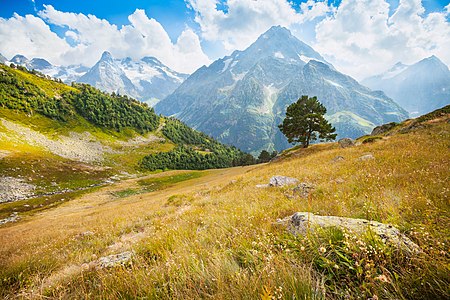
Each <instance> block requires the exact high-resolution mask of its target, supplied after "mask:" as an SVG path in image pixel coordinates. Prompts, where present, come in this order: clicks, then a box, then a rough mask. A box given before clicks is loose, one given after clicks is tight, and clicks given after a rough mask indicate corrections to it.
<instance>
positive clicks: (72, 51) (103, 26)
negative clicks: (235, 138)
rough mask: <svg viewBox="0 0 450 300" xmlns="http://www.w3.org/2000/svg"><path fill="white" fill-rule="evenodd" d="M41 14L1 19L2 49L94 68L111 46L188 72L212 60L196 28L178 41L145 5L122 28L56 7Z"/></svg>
mask: <svg viewBox="0 0 450 300" xmlns="http://www.w3.org/2000/svg"><path fill="white" fill-rule="evenodd" d="M38 15H39V17H35V16H32V15H27V16H25V17H21V16H19V15H17V14H16V15H14V16H13V17H12V18H10V19H0V38H1V40H2V41H6V43H3V42H2V44H1V45H0V52H1V53H3V54H4V55H7V56H8V57H10V56H12V55H14V54H16V53H22V54H24V55H26V56H29V57H45V58H47V59H49V60H50V61H51V62H52V63H55V64H63V65H67V64H73V63H74V62H75V63H81V64H84V65H87V66H91V65H93V64H94V63H95V62H96V61H97V60H98V59H99V58H100V56H101V54H102V52H103V51H105V50H108V51H110V52H111V53H112V55H113V56H114V57H117V58H124V57H128V56H129V57H132V58H133V59H140V58H142V57H144V56H155V57H157V58H158V59H159V60H161V61H162V62H163V63H165V64H167V65H168V66H169V67H171V68H173V69H175V70H177V71H180V72H187V73H190V72H193V71H194V70H195V69H197V68H198V67H200V66H202V65H203V64H208V63H209V62H210V60H209V58H208V57H207V56H206V55H205V54H204V52H203V50H202V48H201V45H200V40H199V38H198V36H197V35H196V34H195V33H194V32H193V31H192V30H191V29H190V28H186V29H185V30H184V31H183V32H182V33H181V35H180V36H179V37H178V40H177V42H176V43H172V41H171V40H170V37H169V35H168V34H167V32H166V31H165V30H164V28H163V27H162V25H161V24H160V23H159V22H158V21H156V20H155V19H150V18H148V17H147V15H146V14H145V12H144V11H143V10H140V9H137V10H136V11H135V12H134V13H133V14H131V15H130V16H129V17H128V20H129V22H130V24H129V25H125V26H122V27H121V28H118V27H117V26H116V25H114V24H110V23H109V22H108V21H107V20H104V19H99V18H97V17H96V16H94V15H84V14H81V13H80V14H76V13H68V12H61V11H58V10H56V9H55V8H53V6H51V5H46V6H44V10H42V11H40V12H39V13H38ZM46 23H47V24H53V25H56V26H59V27H62V28H65V29H66V30H67V31H66V33H65V37H63V38H60V37H58V36H57V35H56V34H55V33H53V32H52V31H51V30H50V28H49V26H48V25H47V24H46ZM69 42H71V43H69Z"/></svg>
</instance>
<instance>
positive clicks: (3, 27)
mask: <svg viewBox="0 0 450 300" xmlns="http://www.w3.org/2000/svg"><path fill="white" fill-rule="evenodd" d="M0 41H1V43H0V53H2V54H3V55H4V56H6V57H7V58H9V59H11V58H12V57H13V56H14V55H16V54H23V55H25V56H28V57H45V58H47V59H49V60H51V61H53V62H55V63H60V62H61V61H60V59H59V53H64V52H66V51H69V49H70V47H69V45H68V44H67V43H66V42H65V41H64V40H62V39H60V38H59V37H58V36H57V35H56V34H55V33H53V32H52V31H51V30H50V27H49V26H48V25H47V24H45V22H44V21H43V20H42V19H40V18H37V17H35V16H32V15H27V16H25V17H21V16H19V15H18V14H14V15H13V16H12V17H11V18H9V19H3V18H0Z"/></svg>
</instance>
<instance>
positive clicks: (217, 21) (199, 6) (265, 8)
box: [187, 0, 332, 52]
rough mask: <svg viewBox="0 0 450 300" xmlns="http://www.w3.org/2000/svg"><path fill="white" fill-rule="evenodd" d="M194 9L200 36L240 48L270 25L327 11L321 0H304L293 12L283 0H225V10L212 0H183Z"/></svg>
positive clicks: (302, 20)
mask: <svg viewBox="0 0 450 300" xmlns="http://www.w3.org/2000/svg"><path fill="white" fill-rule="evenodd" d="M187 2H188V5H189V7H190V8H191V9H193V10H194V11H195V13H196V17H195V21H196V22H197V23H198V24H199V25H200V28H201V31H202V38H204V39H206V40H208V41H213V42H214V41H219V42H221V43H222V45H223V47H224V48H225V49H226V50H228V51H229V52H230V51H233V50H235V49H239V50H242V49H244V48H246V47H248V46H249V45H250V44H251V43H252V42H254V41H255V40H256V39H257V38H258V36H260V35H261V34H262V33H264V32H265V31H267V30H268V29H269V28H270V27H271V26H273V25H281V26H285V27H290V25H292V24H296V23H297V24H298V23H303V22H305V21H311V20H314V19H315V18H317V17H322V16H324V15H326V14H327V13H328V12H330V11H331V9H332V8H331V7H329V6H328V5H327V4H326V3H325V2H323V1H319V2H316V1H313V0H308V2H306V3H303V4H302V5H301V7H300V8H301V10H302V12H300V13H299V12H297V11H296V10H295V9H294V8H293V7H292V5H291V3H290V2H288V1H286V0H264V1H255V0H228V1H226V2H225V3H223V4H224V5H226V8H227V9H226V12H224V11H223V10H221V9H218V8H217V4H218V1H216V0H187Z"/></svg>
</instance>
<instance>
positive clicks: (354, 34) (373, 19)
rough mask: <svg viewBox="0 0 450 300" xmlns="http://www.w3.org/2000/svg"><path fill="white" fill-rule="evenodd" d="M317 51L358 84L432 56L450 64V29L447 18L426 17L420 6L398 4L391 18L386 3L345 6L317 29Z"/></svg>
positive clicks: (408, 0) (354, 0) (371, 0)
mask: <svg viewBox="0 0 450 300" xmlns="http://www.w3.org/2000/svg"><path fill="white" fill-rule="evenodd" d="M316 39H317V41H316V44H315V45H314V47H315V48H316V49H317V50H318V51H319V52H321V53H322V54H325V55H326V56H328V57H329V58H330V59H331V60H332V61H333V63H334V64H335V65H336V66H337V67H338V68H339V69H340V70H341V71H343V72H345V73H348V74H351V75H352V76H355V77H356V78H359V79H361V78H364V77H366V76H368V75H372V74H375V73H379V72H382V71H384V70H385V69H386V68H388V67H390V66H391V65H392V64H394V63H396V62H398V61H402V62H404V63H414V62H416V61H418V60H420V59H423V58H424V57H427V56H430V55H432V54H435V55H437V56H438V57H439V58H441V59H442V60H443V61H444V62H446V63H447V64H449V63H450V25H449V23H448V22H447V20H446V18H445V13H444V12H442V13H439V12H437V13H430V14H428V15H426V14H425V9H424V8H423V6H422V3H421V1H420V0H400V2H399V5H398V7H397V8H396V9H395V11H394V13H393V14H392V16H389V4H388V3H387V2H386V1H385V0H344V1H342V3H341V5H340V6H339V8H338V10H337V11H336V13H335V14H334V15H332V16H330V17H328V18H326V19H325V20H323V21H322V22H320V23H319V24H318V25H317V26H316Z"/></svg>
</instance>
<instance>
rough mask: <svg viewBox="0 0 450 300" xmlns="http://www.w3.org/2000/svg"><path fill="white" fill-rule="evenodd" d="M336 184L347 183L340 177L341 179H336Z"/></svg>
mask: <svg viewBox="0 0 450 300" xmlns="http://www.w3.org/2000/svg"><path fill="white" fill-rule="evenodd" d="M334 182H335V183H337V184H342V183H344V182H345V180H344V179H342V178H340V177H339V178H336V179H335V180H334Z"/></svg>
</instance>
